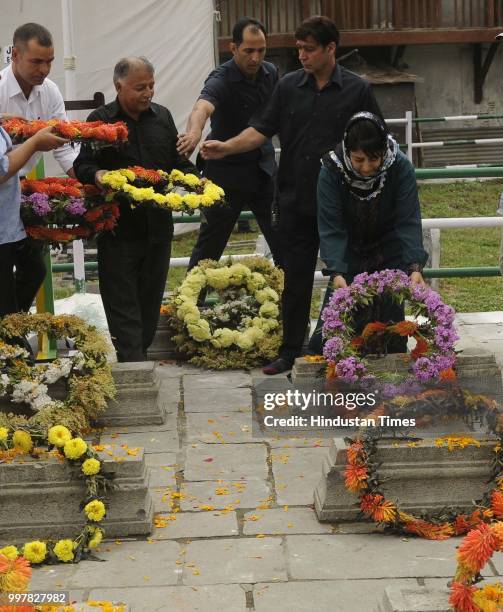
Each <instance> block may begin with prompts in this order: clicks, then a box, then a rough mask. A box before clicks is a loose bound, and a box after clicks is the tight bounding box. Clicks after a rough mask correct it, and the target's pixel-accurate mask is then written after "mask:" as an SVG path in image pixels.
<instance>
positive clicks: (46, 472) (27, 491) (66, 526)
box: [0, 448, 153, 542]
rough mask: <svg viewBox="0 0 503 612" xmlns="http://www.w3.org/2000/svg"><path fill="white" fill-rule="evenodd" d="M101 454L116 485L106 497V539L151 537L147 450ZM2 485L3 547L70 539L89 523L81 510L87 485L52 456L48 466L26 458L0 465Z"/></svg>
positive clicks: (0, 519)
mask: <svg viewBox="0 0 503 612" xmlns="http://www.w3.org/2000/svg"><path fill="white" fill-rule="evenodd" d="M109 452H111V453H112V455H113V456H112V457H111V456H110V455H109V454H108V453H109ZM99 454H100V459H101V460H102V461H103V469H104V471H108V472H113V473H114V483H115V485H116V488H115V489H114V490H110V491H109V492H108V493H107V496H106V498H105V503H106V506H107V516H106V519H105V520H104V521H103V527H104V528H105V531H106V534H107V537H119V536H120V537H125V536H129V535H144V534H148V533H150V532H151V530H152V517H153V505H152V499H151V496H150V493H149V491H148V484H149V483H148V478H149V473H148V470H147V466H146V464H145V460H144V455H143V451H139V452H138V453H137V454H136V455H128V454H127V453H126V451H125V450H124V449H120V448H119V449H117V450H114V451H110V450H109V449H105V450H104V451H103V452H100V453H99ZM21 461H22V462H21ZM0 485H1V486H0V540H1V541H2V542H20V541H25V540H28V539H39V538H48V537H51V538H64V537H72V536H75V533H76V531H77V530H78V529H80V526H81V525H83V524H84V522H85V516H84V513H83V512H82V510H81V509H80V503H81V501H82V499H83V496H84V481H83V480H82V478H80V476H79V474H78V471H77V470H76V469H74V468H73V467H71V466H70V465H69V464H68V463H67V462H60V461H59V460H58V459H57V458H55V457H53V456H48V457H47V459H46V460H45V461H41V460H36V459H34V458H31V457H22V459H17V460H14V461H13V462H12V463H3V464H0Z"/></svg>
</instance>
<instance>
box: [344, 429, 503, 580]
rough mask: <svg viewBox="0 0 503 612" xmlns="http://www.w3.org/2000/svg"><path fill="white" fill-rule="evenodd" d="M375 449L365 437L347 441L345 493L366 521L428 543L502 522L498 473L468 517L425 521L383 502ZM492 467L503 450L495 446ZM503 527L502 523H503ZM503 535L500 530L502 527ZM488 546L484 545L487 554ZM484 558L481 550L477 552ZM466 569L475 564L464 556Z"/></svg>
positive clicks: (502, 498)
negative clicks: (356, 501)
mask: <svg viewBox="0 0 503 612" xmlns="http://www.w3.org/2000/svg"><path fill="white" fill-rule="evenodd" d="M376 450H377V438H375V437H372V436H364V437H363V438H362V439H356V440H350V444H349V446H348V449H347V464H346V468H345V470H344V484H345V487H346V489H347V490H348V491H350V492H351V493H355V494H357V495H358V496H359V504H360V510H361V511H362V513H363V515H364V516H365V517H367V518H370V519H372V520H373V521H375V522H376V523H381V524H383V523H384V524H385V526H387V527H390V528H392V529H393V530H394V531H401V532H402V533H406V534H413V535H417V536H419V537H421V538H426V539H428V540H446V539H448V538H450V537H452V536H457V535H463V534H465V533H467V532H468V531H469V530H470V529H473V528H474V527H478V526H480V525H485V524H486V523H487V522H489V521H491V520H493V519H494V518H496V519H499V518H502V519H503V478H501V477H500V474H497V475H496V476H495V477H493V481H494V482H495V486H494V487H493V489H492V490H491V491H490V492H489V494H488V495H487V496H486V497H485V498H484V500H483V501H485V505H484V504H483V501H481V502H479V503H477V509H476V510H474V511H473V512H472V513H471V514H465V513H460V514H458V515H457V516H455V517H454V518H453V519H452V520H450V521H446V520H436V519H435V517H432V518H431V520H424V519H421V518H418V517H415V516H413V515H412V514H408V513H406V512H402V511H401V510H400V509H399V508H398V507H397V506H396V504H394V503H393V502H392V501H390V500H388V499H386V497H385V496H384V495H383V494H382V492H381V491H379V488H378V487H379V479H378V475H377V473H376V472H375V469H374V468H373V466H374V464H375V462H374V461H373V460H372V457H373V455H374V454H375V452H376ZM495 452H496V453H497V457H496V461H495V465H499V462H500V461H501V460H502V459H503V453H502V449H501V448H500V446H499V445H498V446H497V447H496V449H495ZM502 525H503V523H502ZM502 534H503V528H502ZM489 549H490V546H489V545H488V546H486V554H487V551H488V550H489ZM478 554H479V556H481V557H483V553H482V549H480V550H479V551H478ZM463 559H464V561H465V566H467V567H470V568H473V567H474V566H475V565H474V563H473V561H471V560H470V559H469V558H468V557H467V556H466V557H463Z"/></svg>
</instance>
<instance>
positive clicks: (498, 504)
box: [491, 489, 503, 518]
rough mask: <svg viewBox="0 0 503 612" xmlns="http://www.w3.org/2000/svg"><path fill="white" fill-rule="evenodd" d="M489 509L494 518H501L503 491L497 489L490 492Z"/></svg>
mask: <svg viewBox="0 0 503 612" xmlns="http://www.w3.org/2000/svg"><path fill="white" fill-rule="evenodd" d="M491 510H492V511H493V512H494V516H495V517H496V518H503V492H502V491H499V490H498V489H495V490H494V491H493V492H492V493H491Z"/></svg>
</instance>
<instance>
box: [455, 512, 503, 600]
mask: <svg viewBox="0 0 503 612" xmlns="http://www.w3.org/2000/svg"><path fill="white" fill-rule="evenodd" d="M501 509H502V510H503V508H501ZM497 551H499V552H503V521H498V522H496V523H493V524H492V525H486V524H484V523H481V524H480V525H477V527H475V529H473V530H472V531H470V532H469V533H468V535H467V536H466V537H465V538H464V539H463V541H462V542H461V544H460V546H459V548H458V552H457V560H458V566H457V569H456V574H455V576H454V580H453V581H452V582H451V585H450V590H451V595H450V597H449V603H450V604H451V606H453V607H454V611H455V612H498V610H502V609H503V585H502V584H501V582H496V583H494V584H488V585H486V586H484V587H482V588H477V587H476V586H475V584H476V583H477V582H480V581H481V580H482V576H481V575H480V573H481V571H482V569H483V567H484V566H485V565H486V563H487V562H488V561H489V560H490V558H491V557H492V556H493V554H494V553H495V552H497Z"/></svg>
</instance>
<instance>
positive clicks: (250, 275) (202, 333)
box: [175, 263, 279, 351]
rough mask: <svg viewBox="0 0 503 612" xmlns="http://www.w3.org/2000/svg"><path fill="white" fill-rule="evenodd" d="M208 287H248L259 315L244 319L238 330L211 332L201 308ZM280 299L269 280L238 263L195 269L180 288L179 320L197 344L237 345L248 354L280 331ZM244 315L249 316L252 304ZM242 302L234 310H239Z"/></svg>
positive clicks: (219, 329)
mask: <svg viewBox="0 0 503 612" xmlns="http://www.w3.org/2000/svg"><path fill="white" fill-rule="evenodd" d="M205 287H210V288H212V289H216V290H217V291H222V290H224V289H227V288H229V287H232V288H236V289H237V288H239V287H242V288H244V289H245V290H246V291H247V292H248V293H249V294H250V295H251V296H252V297H253V298H254V300H255V301H256V302H257V309H256V310H257V311H258V312H256V315H257V316H253V317H251V316H242V320H241V324H240V325H239V324H238V325H237V326H236V327H237V328H236V329H231V328H230V327H221V328H218V329H215V330H214V331H212V330H211V327H210V324H209V322H208V320H207V319H205V318H203V317H202V316H201V312H200V311H199V309H198V307H197V299H198V297H199V293H200V291H201V290H202V289H204V288H205ZM278 302H279V296H278V294H277V293H276V291H274V289H272V288H271V287H268V286H267V281H266V279H265V277H264V276H263V275H262V274H260V273H259V272H252V271H251V270H250V268H248V267H247V266H245V265H243V264H240V263H235V264H232V265H230V266H226V267H223V268H207V269H203V268H199V267H195V268H193V269H192V270H191V271H190V272H189V273H188V274H187V277H186V278H185V280H184V281H183V283H182V285H181V286H180V288H179V290H178V293H177V296H176V298H175V304H176V314H177V317H178V318H179V319H180V320H181V321H183V322H184V324H185V326H186V327H187V331H188V333H189V335H190V337H191V338H193V339H194V340H195V341H196V342H206V341H209V342H211V344H212V345H213V346H214V347H215V348H228V347H230V346H231V345H232V344H235V345H236V346H238V347H239V348H241V349H243V350H245V351H247V350H250V349H251V348H253V346H254V345H255V344H256V343H257V342H258V341H260V340H261V339H262V338H264V336H265V335H266V334H268V333H269V332H271V331H272V330H274V329H276V328H277V327H278V325H279V323H278V315H279V308H278ZM245 303H246V304H247V307H246V308H243V310H245V311H246V313H244V312H241V315H244V314H246V315H248V311H249V305H248V302H243V306H244V304H245ZM238 304H239V302H237V303H236V304H233V309H236V310H239V306H238Z"/></svg>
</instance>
